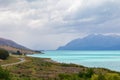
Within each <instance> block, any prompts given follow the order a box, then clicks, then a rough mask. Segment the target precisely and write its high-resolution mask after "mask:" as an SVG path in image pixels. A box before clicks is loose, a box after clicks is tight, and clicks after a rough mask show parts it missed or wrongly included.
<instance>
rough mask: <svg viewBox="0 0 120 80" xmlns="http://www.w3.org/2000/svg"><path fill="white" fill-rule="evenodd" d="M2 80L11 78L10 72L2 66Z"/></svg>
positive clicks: (0, 69) (0, 72)
mask: <svg viewBox="0 0 120 80" xmlns="http://www.w3.org/2000/svg"><path fill="white" fill-rule="evenodd" d="M0 80H11V76H10V72H9V71H8V70H5V69H2V68H1V67H0Z"/></svg>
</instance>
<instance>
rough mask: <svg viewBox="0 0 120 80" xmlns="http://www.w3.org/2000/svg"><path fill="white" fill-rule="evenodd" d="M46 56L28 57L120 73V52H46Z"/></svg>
mask: <svg viewBox="0 0 120 80" xmlns="http://www.w3.org/2000/svg"><path fill="white" fill-rule="evenodd" d="M43 53H45V54H34V55H28V56H32V57H41V58H51V59H52V60H55V61H57V62H62V63H75V64H80V65H84V66H87V67H102V68H108V69H111V70H115V71H120V51H44V52H43Z"/></svg>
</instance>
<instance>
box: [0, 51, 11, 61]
mask: <svg viewBox="0 0 120 80" xmlns="http://www.w3.org/2000/svg"><path fill="white" fill-rule="evenodd" d="M8 57H9V53H8V51H6V50H3V49H0V59H3V60H5V59H7V58H8Z"/></svg>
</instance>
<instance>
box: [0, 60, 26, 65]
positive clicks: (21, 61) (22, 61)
mask: <svg viewBox="0 0 120 80" xmlns="http://www.w3.org/2000/svg"><path fill="white" fill-rule="evenodd" d="M18 59H19V60H20V61H19V62H16V63H10V64H4V65H1V66H3V67H6V66H12V65H17V64H21V63H24V62H25V61H26V60H25V59H24V58H18Z"/></svg>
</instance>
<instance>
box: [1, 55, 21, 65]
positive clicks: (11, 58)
mask: <svg viewBox="0 0 120 80" xmlns="http://www.w3.org/2000/svg"><path fill="white" fill-rule="evenodd" d="M19 61H20V60H19V59H18V58H17V57H13V56H10V57H8V58H7V59H6V60H0V65H4V64H10V63H16V62H19Z"/></svg>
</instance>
